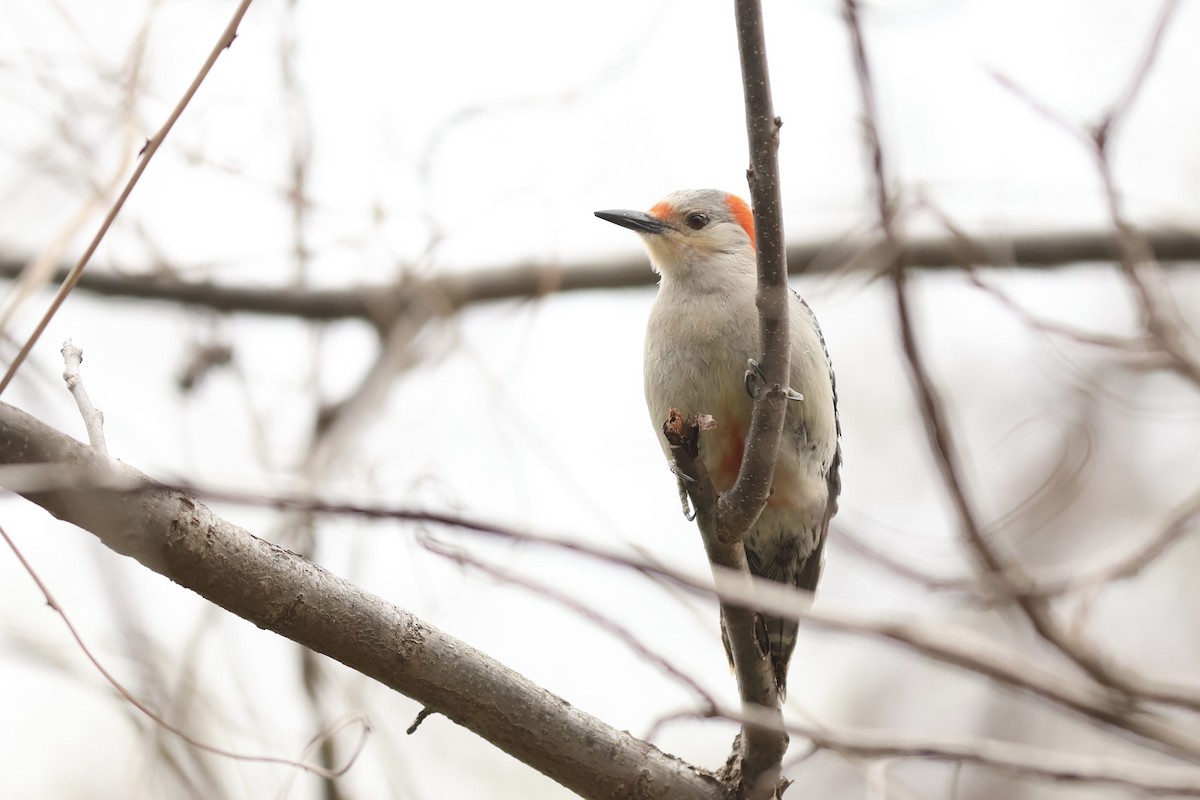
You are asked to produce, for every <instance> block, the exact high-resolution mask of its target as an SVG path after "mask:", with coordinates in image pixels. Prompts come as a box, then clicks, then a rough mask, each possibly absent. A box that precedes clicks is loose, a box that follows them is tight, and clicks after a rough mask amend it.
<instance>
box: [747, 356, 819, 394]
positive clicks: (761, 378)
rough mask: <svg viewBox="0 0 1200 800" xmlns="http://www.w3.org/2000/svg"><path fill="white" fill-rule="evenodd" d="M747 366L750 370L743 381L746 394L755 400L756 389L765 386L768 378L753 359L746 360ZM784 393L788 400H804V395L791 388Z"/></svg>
mask: <svg viewBox="0 0 1200 800" xmlns="http://www.w3.org/2000/svg"><path fill="white" fill-rule="evenodd" d="M746 364H747V366H749V367H750V369H748V370H746V374H745V376H744V377H743V378H742V381H743V383H745V385H746V394H748V395H750V397H751V399H753V398H754V397H755V396H757V394H758V390H757V388H756V387H757V386H758V384H759V383H763V384H765V383H766V382H767V376H766V374H765V373H764V372H763V368H762V365H761V364H759V363H758V362H757V361H755V360H754V359H753V358H749V359H746ZM784 392H785V394H786V395H787V399H788V400H796V401H800V400H803V399H804V395H802V394H800V393H799V392H797V391H796V390H795V389H793V388H792V387H790V386H789V387H788V388H787V389H785V390H784Z"/></svg>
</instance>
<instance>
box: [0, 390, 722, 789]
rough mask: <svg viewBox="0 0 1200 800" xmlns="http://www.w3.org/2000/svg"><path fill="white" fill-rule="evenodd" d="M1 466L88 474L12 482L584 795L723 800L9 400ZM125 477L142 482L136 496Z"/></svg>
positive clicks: (146, 561)
mask: <svg viewBox="0 0 1200 800" xmlns="http://www.w3.org/2000/svg"><path fill="white" fill-rule="evenodd" d="M0 463H2V464H49V465H53V467H54V468H55V469H60V470H61V471H62V472H65V473H68V474H71V475H81V476H83V478H84V479H85V480H84V481H83V482H81V483H76V484H74V485H71V484H69V483H68V484H65V485H63V484H60V485H58V486H57V487H56V488H53V489H42V490H40V491H39V490H37V489H31V488H30V487H29V486H28V485H26V486H23V487H20V493H21V494H22V495H24V496H25V497H27V498H28V499H30V500H32V501H33V502H35V503H37V504H38V505H40V506H42V507H43V508H45V509H46V510H47V511H50V512H51V513H52V514H54V515H55V516H57V517H59V518H61V519H64V520H67V521H68V522H71V523H73V524H75V525H78V526H79V527H81V528H84V529H86V530H88V531H91V532H92V533H94V534H95V535H96V536H98V537H99V538H100V540H101V541H102V542H103V543H104V544H105V545H106V546H108V547H110V548H112V549H113V550H116V551H117V552H119V553H122V554H123V555H127V556H130V557H132V558H135V559H137V560H138V561H139V562H141V563H142V564H143V565H145V566H146V567H149V568H150V569H152V570H154V571H155V572H158V573H160V574H162V575H165V576H166V577H168V578H170V579H171V580H173V581H175V582H176V583H178V584H180V585H181V586H184V587H186V588H188V589H191V590H192V591H194V592H196V593H197V594H199V595H200V596H202V597H204V598H205V599H207V600H209V601H211V602H213V603H215V604H217V605H219V606H221V607H222V608H225V609H227V610H229V611H231V612H233V613H234V614H237V615H238V616H240V617H242V618H244V619H246V620H249V621H250V622H253V623H254V624H255V625H258V626H259V627H261V628H266V629H268V630H271V631H274V632H275V633H278V634H280V635H281V636H285V637H287V638H289V639H291V640H293V641H295V642H297V643H299V644H302V645H304V646H306V647H310V648H312V649H313V650H316V651H317V652H320V653H324V654H325V655H327V656H329V657H330V658H333V659H336V660H337V661H340V662H342V663H343V664H345V665H346V666H348V667H350V668H351V669H354V670H357V671H358V672H361V673H362V674H363V675H366V676H368V677H371V678H374V679H375V680H377V681H379V682H380V683H383V684H384V685H386V686H389V687H391V688H393V689H395V690H396V691H398V692H401V693H402V694H405V695H407V696H409V697H411V698H413V699H414V700H417V701H418V702H420V703H422V704H424V705H425V706H426V707H428V708H430V709H433V710H435V711H437V712H438V713H440V714H443V715H445V716H446V717H448V718H450V719H452V720H454V721H455V722H457V723H458V724H459V725H462V726H463V727H465V728H468V729H469V730H472V731H474V732H475V733H477V734H479V735H480V736H482V737H483V738H485V739H487V740H488V741H490V742H491V743H492V744H494V745H496V746H497V747H499V748H501V749H502V750H505V751H506V752H508V753H509V754H511V755H513V756H514V757H515V758H518V759H520V760H521V761H523V762H525V763H526V764H528V765H529V766H531V767H533V768H534V769H537V770H539V771H540V772H542V773H544V774H546V775H548V776H549V777H551V778H553V779H554V780H556V781H558V782H559V783H561V784H563V785H564V786H566V787H567V788H569V789H571V790H572V791H574V792H577V793H578V794H580V795H582V796H584V797H593V798H610V797H626V796H632V794H633V792H634V787H640V788H642V789H644V790H645V795H644V796H681V797H682V796H686V797H698V798H711V800H717V798H722V797H723V793H722V791H721V787H720V785H719V783H718V782H717V780H716V779H715V778H713V777H712V776H711V775H708V774H706V773H704V772H703V771H701V770H698V769H696V768H694V767H692V766H690V765H688V764H686V763H684V762H682V761H679V760H678V759H675V758H673V757H671V756H669V755H666V754H664V753H662V752H661V751H659V750H658V749H656V748H655V747H653V746H651V745H649V744H647V743H645V742H642V741H640V740H638V739H635V738H634V737H632V736H630V735H629V734H628V733H625V732H622V731H618V730H615V729H614V728H612V727H611V726H609V725H606V724H604V723H603V722H601V721H600V720H598V719H596V718H594V717H591V716H589V715H587V714H585V713H583V712H582V711H579V710H578V709H575V708H573V707H571V705H569V704H568V703H566V702H565V701H564V700H562V699H561V698H559V697H556V696H554V695H553V694H551V693H550V692H547V691H546V690H545V689H542V688H541V687H539V686H537V685H535V684H534V683H533V682H531V681H530V680H528V679H527V678H524V677H523V676H521V675H519V674H517V673H516V672H514V671H513V670H511V669H509V668H508V667H505V666H504V665H502V664H500V663H498V662H496V661H494V660H493V659H491V658H489V657H488V656H487V655H485V654H484V653H481V652H479V651H477V650H475V649H474V648H472V647H470V646H468V645H467V644H465V643H463V642H460V641H458V640H456V639H453V638H452V637H450V636H447V635H446V634H444V633H442V632H441V631H439V630H437V629H435V628H433V627H431V626H429V625H427V624H426V623H424V622H423V621H421V620H420V619H418V618H417V617H415V616H413V615H412V614H409V613H408V612H406V611H404V610H402V609H400V608H397V607H396V606H393V605H392V604H390V603H387V602H385V601H384V600H382V599H380V598H378V597H376V596H374V595H371V594H369V593H367V592H365V591H363V590H362V589H360V588H358V587H357V586H355V585H354V584H352V583H350V582H349V581H347V580H344V579H342V578H339V577H338V576H336V575H333V574H332V573H329V572H327V571H326V570H324V569H322V568H321V567H319V566H318V565H316V564H314V563H312V562H311V561H308V560H306V559H304V558H302V557H300V556H298V555H296V554H295V553H292V552H289V551H287V550H284V549H283V548H281V547H277V546H275V545H273V544H271V543H269V542H265V541H263V540H261V539H258V538H256V537H254V536H252V535H251V534H249V533H248V532H246V531H245V530H243V529H241V528H239V527H237V526H235V525H232V524H230V523H228V522H226V521H224V520H222V519H220V518H219V517H217V516H216V515H215V514H213V513H212V511H210V510H209V509H208V508H207V507H205V506H204V505H202V504H200V503H198V502H196V501H195V500H194V499H193V498H191V497H189V496H187V495H186V494H183V493H181V492H178V491H174V490H170V489H166V488H162V487H155V486H154V485H153V484H152V483H151V482H150V481H149V480H148V479H147V478H146V477H145V476H144V475H142V474H141V473H139V472H138V471H137V470H134V469H132V468H130V467H128V466H125V465H122V464H120V463H119V462H115V461H111V460H109V459H108V458H106V457H105V456H103V455H101V454H99V453H97V452H95V451H94V450H92V449H91V448H88V447H86V446H85V445H83V444H80V443H79V442H77V441H75V440H74V439H71V438H70V437H68V436H66V435H64V434H62V433H59V432H58V431H56V430H54V429H52V428H50V427H49V426H47V425H44V424H43V423H41V422H39V421H37V420H36V419H34V418H33V417H31V416H29V415H28V414H26V413H24V412H23V411H20V410H19V409H17V408H14V407H13V406H10V405H8V404H4V403H0ZM8 475H9V476H11V473H8ZM130 486H141V487H144V488H143V489H141V490H140V491H136V492H132V493H131V492H130V490H129V487H130ZM106 487H107V488H106ZM113 487H117V488H113Z"/></svg>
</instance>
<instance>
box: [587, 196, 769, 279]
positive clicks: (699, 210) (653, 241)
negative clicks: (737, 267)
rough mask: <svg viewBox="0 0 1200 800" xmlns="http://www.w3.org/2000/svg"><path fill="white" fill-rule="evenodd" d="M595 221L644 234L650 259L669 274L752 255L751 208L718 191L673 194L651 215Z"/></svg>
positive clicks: (603, 215)
mask: <svg viewBox="0 0 1200 800" xmlns="http://www.w3.org/2000/svg"><path fill="white" fill-rule="evenodd" d="M596 216H597V217H599V218H600V219H603V220H607V221H609V222H612V223H614V224H616V225H620V226H622V227H624V228H629V229H630V230H633V231H637V232H638V233H639V234H641V236H642V240H643V241H644V242H645V244H646V249H647V250H649V251H650V260H651V261H652V262H653V263H654V265H655V266H656V267H657V268H658V269H660V270H662V271H664V272H668V273H669V272H672V271H674V270H676V269H686V267H687V266H688V265H690V264H695V263H697V262H700V261H704V260H705V259H708V258H713V257H717V256H722V255H723V256H737V255H740V254H746V253H750V254H753V252H754V217H753V214H752V213H751V211H750V207H749V206H747V205H746V204H745V202H743V201H742V200H741V199H740V198H738V197H735V196H733V195H731V194H728V193H726V192H722V191H718V190H716V189H701V190H689V191H683V192H675V193H674V194H670V195H667V197H665V198H663V199H662V200H661V201H659V202H658V203H656V204H655V205H654V207H653V208H651V209H650V212H649V213H644V212H641V211H620V210H618V211H597V212H596Z"/></svg>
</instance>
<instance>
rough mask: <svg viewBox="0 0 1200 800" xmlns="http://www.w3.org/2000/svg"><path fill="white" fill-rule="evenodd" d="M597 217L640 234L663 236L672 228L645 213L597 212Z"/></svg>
mask: <svg viewBox="0 0 1200 800" xmlns="http://www.w3.org/2000/svg"><path fill="white" fill-rule="evenodd" d="M596 216H597V217H599V218H600V219H603V220H608V221H609V222H611V223H613V224H614V225H620V226H621V227H622V228H629V230H631V231H637V232H638V233H653V234H655V235H659V236H661V235H662V233H663V231H665V230H666V229H667V228H668V227H670V226H669V225H667V223H665V222H663V221H662V220H661V219H659V218H658V217H652V216H650V215H649V214H647V213H645V212H644V211H597V212H596Z"/></svg>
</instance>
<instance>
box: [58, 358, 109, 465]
mask: <svg viewBox="0 0 1200 800" xmlns="http://www.w3.org/2000/svg"><path fill="white" fill-rule="evenodd" d="M62 357H63V380H64V381H66V383H67V390H68V391H70V392H71V397H74V398H75V405H76V406H78V407H79V414H80V416H82V417H83V425H84V427H85V428H86V429H87V435H88V441H89V442H90V443H91V445H92V447H94V448H96V450H97V451H98V452H100V453H105V454H107V453H108V447H107V445H105V443H104V414H103V413H101V412H100V411H97V410H96V407H95V406H93V405H92V400H91V398H90V397H88V393H87V389H86V388H84V386H83V374H82V371H81V370H82V365H83V351H82V350H80V349H79V348H78V347H76V346H75V343H74V342H72V341H71V340H70V339H67V341H66V342H64V343H63V346H62Z"/></svg>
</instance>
